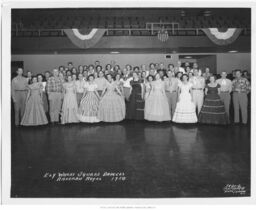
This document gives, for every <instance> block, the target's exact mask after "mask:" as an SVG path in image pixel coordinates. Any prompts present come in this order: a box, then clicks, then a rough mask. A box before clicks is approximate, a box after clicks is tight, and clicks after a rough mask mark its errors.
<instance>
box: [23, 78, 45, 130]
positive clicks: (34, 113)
mask: <svg viewBox="0 0 256 210" xmlns="http://www.w3.org/2000/svg"><path fill="white" fill-rule="evenodd" d="M47 123H48V120H47V117H46V115H45V111H44V107H43V100H42V84H41V83H38V82H37V78H36V77H32V84H31V85H29V91H28V95H27V100H26V107H25V113H24V115H23V118H22V121H21V125H24V126H37V125H45V124H47Z"/></svg>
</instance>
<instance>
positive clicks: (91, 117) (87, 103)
mask: <svg viewBox="0 0 256 210" xmlns="http://www.w3.org/2000/svg"><path fill="white" fill-rule="evenodd" d="M99 98H100V96H99V94H98V92H97V85H96V84H95V82H94V76H93V75H92V74H91V75H90V76H89V77H88V83H86V85H85V87H84V94H83V97H82V99H81V102H80V106H79V109H78V119H79V120H80V121H81V122H87V123H96V122H100V120H99V119H98V118H97V114H98V108H99Z"/></svg>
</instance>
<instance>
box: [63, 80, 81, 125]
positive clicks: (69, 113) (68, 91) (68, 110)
mask: <svg viewBox="0 0 256 210" xmlns="http://www.w3.org/2000/svg"><path fill="white" fill-rule="evenodd" d="M67 80H68V81H67V82H65V83H64V84H63V89H64V98H63V104H62V110H61V124H66V123H77V122H79V120H78V118H77V112H78V105H77V99H76V84H75V83H74V81H72V76H68V77H67Z"/></svg>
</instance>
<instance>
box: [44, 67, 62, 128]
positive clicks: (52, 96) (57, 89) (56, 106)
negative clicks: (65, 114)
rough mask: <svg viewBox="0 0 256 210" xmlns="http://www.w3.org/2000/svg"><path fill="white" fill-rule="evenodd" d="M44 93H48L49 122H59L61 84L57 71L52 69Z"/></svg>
mask: <svg viewBox="0 0 256 210" xmlns="http://www.w3.org/2000/svg"><path fill="white" fill-rule="evenodd" d="M46 91H47V93H48V99H49V105H50V118H51V122H52V123H54V122H59V115H60V111H61V105H62V91H63V84H62V81H61V79H60V78H59V71H58V69H53V76H52V77H50V78H49V80H48V81H47V84H46Z"/></svg>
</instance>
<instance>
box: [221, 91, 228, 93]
mask: <svg viewBox="0 0 256 210" xmlns="http://www.w3.org/2000/svg"><path fill="white" fill-rule="evenodd" d="M220 92H221V93H229V91H220Z"/></svg>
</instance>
